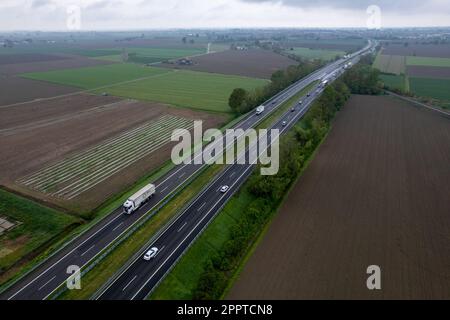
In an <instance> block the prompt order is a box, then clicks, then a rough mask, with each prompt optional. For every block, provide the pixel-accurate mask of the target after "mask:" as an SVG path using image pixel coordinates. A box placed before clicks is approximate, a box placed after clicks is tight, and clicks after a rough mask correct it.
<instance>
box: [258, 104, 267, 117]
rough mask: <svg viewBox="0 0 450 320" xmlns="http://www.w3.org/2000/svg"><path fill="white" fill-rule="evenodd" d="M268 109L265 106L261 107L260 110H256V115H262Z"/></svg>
mask: <svg viewBox="0 0 450 320" xmlns="http://www.w3.org/2000/svg"><path fill="white" fill-rule="evenodd" d="M265 109H266V107H265V106H259V107H258V108H256V115H258V116H259V115H260V114H261V113H263V112H264V110H265Z"/></svg>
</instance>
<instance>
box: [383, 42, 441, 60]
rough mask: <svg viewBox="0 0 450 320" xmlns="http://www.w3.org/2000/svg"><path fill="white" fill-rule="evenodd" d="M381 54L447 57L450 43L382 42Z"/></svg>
mask: <svg viewBox="0 0 450 320" xmlns="http://www.w3.org/2000/svg"><path fill="white" fill-rule="evenodd" d="M383 54H386V55H399V56H418V57H434V58H449V57H450V45H448V44H415V43H410V44H409V45H408V46H406V47H405V44H404V43H401V44H397V43H390V44H389V45H386V44H384V50H383Z"/></svg>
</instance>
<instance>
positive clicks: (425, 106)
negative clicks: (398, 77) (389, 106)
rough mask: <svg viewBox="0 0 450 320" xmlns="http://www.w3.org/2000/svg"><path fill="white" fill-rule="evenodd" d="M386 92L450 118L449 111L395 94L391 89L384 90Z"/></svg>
mask: <svg viewBox="0 0 450 320" xmlns="http://www.w3.org/2000/svg"><path fill="white" fill-rule="evenodd" d="M386 93H387V94H389V95H391V96H393V97H396V98H398V99H401V100H404V101H407V102H410V103H412V104H415V105H417V106H420V107H423V108H426V109H429V110H432V111H434V112H437V113H440V114H442V115H444V116H446V117H449V118H450V113H449V112H446V111H444V110H440V109H437V108H434V107H431V106H429V105H427V104H425V103H422V102H420V101H416V100H414V99H411V98H407V97H403V96H401V95H399V94H396V93H394V92H391V91H386Z"/></svg>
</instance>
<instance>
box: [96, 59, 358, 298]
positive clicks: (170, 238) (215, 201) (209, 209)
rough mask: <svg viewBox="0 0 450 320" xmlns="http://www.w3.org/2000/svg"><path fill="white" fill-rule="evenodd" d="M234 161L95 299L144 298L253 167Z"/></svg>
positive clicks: (297, 115) (298, 113)
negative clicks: (154, 251) (151, 255)
mask: <svg viewBox="0 0 450 320" xmlns="http://www.w3.org/2000/svg"><path fill="white" fill-rule="evenodd" d="M358 58H359V57H354V58H352V61H353V62H354V63H355V62H357V61H358ZM336 72H341V70H339V67H336V68H335V69H333V70H330V72H328V73H327V74H326V75H325V76H324V77H321V78H322V79H327V80H329V82H332V81H333V80H334V77H333V76H332V75H333V74H335V73H336ZM323 90H324V88H322V87H321V86H320V85H316V86H315V87H314V88H312V89H311V91H310V96H309V97H306V98H302V99H301V100H302V101H303V103H302V105H298V104H297V105H296V108H295V111H294V112H292V111H291V110H288V111H287V112H285V113H284V115H283V116H281V117H280V118H279V119H278V120H277V121H276V122H275V124H274V125H273V126H272V127H271V129H278V130H279V131H280V135H281V134H283V133H285V132H287V131H288V130H289V129H290V128H291V127H292V126H294V125H295V124H296V123H297V122H298V121H299V120H300V119H301V118H302V117H303V116H304V115H305V114H306V112H307V111H308V110H309V108H310V106H311V105H312V104H313V102H314V100H315V99H316V98H317V97H318V96H320V94H321V93H322V91H323ZM283 123H284V125H283ZM256 150H257V148H256V145H251V146H249V148H248V149H247V150H246V152H245V154H241V155H238V157H246V158H247V159H248V158H249V153H250V152H256ZM237 163H238V161H237V162H236V164H234V165H227V166H226V169H225V170H224V171H222V173H220V174H219V175H218V176H217V177H216V178H215V179H214V180H213V181H212V182H211V183H210V184H209V185H208V186H206V187H205V188H204V189H203V191H202V192H201V193H200V194H199V195H198V196H197V197H196V198H195V199H193V201H191V203H190V204H189V205H188V206H187V207H186V208H184V209H183V211H182V213H181V214H180V215H178V216H177V218H176V219H174V220H173V221H172V222H171V223H170V224H169V225H168V226H167V227H166V229H165V230H164V231H163V232H162V233H161V234H160V235H159V236H158V237H157V238H156V239H154V240H153V241H152V242H151V244H150V245H149V246H148V247H145V248H142V250H141V251H140V252H139V253H138V254H137V255H136V256H135V259H134V261H132V262H130V263H129V264H128V265H127V266H126V268H124V269H123V270H122V272H120V273H119V274H118V275H117V276H116V277H115V279H113V281H111V282H110V283H109V285H108V286H106V288H105V289H103V291H102V292H101V293H100V294H99V295H98V297H96V298H97V299H99V300H142V299H145V298H146V297H147V296H148V295H149V294H150V293H151V292H152V290H153V289H154V288H155V287H156V286H157V285H158V284H159V283H160V281H162V280H163V278H164V277H165V275H166V274H167V273H168V272H169V271H170V270H171V269H172V267H173V266H174V265H175V264H176V262H177V261H178V260H179V259H180V258H181V257H182V255H183V253H184V252H185V251H186V250H187V249H188V248H189V247H190V245H191V244H192V243H193V242H194V241H195V239H196V238H197V237H198V236H199V235H200V234H201V233H202V231H203V230H204V229H205V228H206V227H207V226H208V224H209V223H210V222H211V221H212V220H213V218H214V217H215V216H216V214H217V213H218V212H220V210H221V209H222V208H223V206H224V205H225V204H226V203H227V201H228V200H229V199H230V198H231V197H232V196H233V194H234V193H235V192H236V191H237V190H238V189H239V187H240V186H241V185H242V184H243V183H244V182H245V181H246V180H247V178H248V177H249V176H250V174H251V173H252V171H253V169H254V168H255V163H249V164H245V165H242V164H237ZM223 186H229V187H230V189H229V191H227V192H226V193H222V192H221V190H220V189H221V187H223ZM153 247H156V248H158V249H159V251H158V254H157V255H156V257H155V258H154V259H152V260H151V261H146V260H144V259H143V255H144V253H145V252H146V251H148V250H149V249H150V248H153Z"/></svg>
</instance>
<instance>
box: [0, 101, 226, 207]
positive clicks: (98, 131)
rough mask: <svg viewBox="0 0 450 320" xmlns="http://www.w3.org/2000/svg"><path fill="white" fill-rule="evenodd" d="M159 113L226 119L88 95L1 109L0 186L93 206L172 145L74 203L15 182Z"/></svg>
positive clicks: (211, 121)
mask: <svg viewBox="0 0 450 320" xmlns="http://www.w3.org/2000/svg"><path fill="white" fill-rule="evenodd" d="M163 115H174V116H177V117H182V118H186V119H192V120H197V119H199V120H200V119H202V120H204V121H205V122H204V126H205V127H217V126H219V125H220V124H222V123H224V122H225V120H226V119H225V116H221V115H216V114H208V113H200V112H193V111H191V110H185V109H179V108H171V107H168V106H166V105H163V104H156V103H146V102H138V101H133V100H120V99H118V98H114V97H100V96H94V95H88V94H78V95H71V96H67V97H63V98H58V99H52V100H48V101H37V102H33V103H29V104H23V105H18V106H13V107H6V108H0V150H2V151H1V153H0V184H2V185H6V186H8V187H10V188H12V189H15V190H17V191H20V192H22V193H25V194H29V195H32V196H34V197H37V198H40V199H43V200H46V201H50V202H51V203H55V204H58V205H60V206H64V207H70V208H79V209H81V210H89V209H92V208H93V207H95V206H98V205H99V204H100V203H102V202H103V201H104V200H105V199H106V198H107V197H109V196H111V195H114V194H116V193H118V192H120V191H121V190H123V188H124V187H126V186H128V185H132V184H133V183H134V182H135V181H137V180H138V179H139V178H140V177H142V176H143V175H144V174H146V173H149V172H151V171H152V170H154V169H156V168H157V167H158V166H160V165H161V164H163V163H164V162H165V161H167V160H168V159H170V152H171V146H172V144H166V145H164V146H162V147H161V148H160V149H158V150H157V152H153V153H151V154H150V155H148V156H146V157H145V158H144V159H142V160H140V161H139V162H137V163H135V164H133V165H132V166H130V167H129V168H127V169H126V170H122V171H121V172H119V173H117V174H115V175H113V176H112V177H110V178H109V179H107V180H106V181H104V182H103V183H101V184H100V185H98V186H97V187H95V188H92V189H91V190H89V191H87V192H86V193H84V194H83V195H82V196H81V197H78V198H76V201H75V200H74V201H72V202H70V201H66V200H63V199H57V198H52V197H50V196H48V195H46V194H42V193H39V192H37V191H34V190H31V189H29V188H26V187H25V186H23V185H21V184H19V183H18V182H17V180H18V179H19V178H21V177H24V176H26V175H28V174H31V173H34V172H36V171H38V170H40V169H42V168H44V167H47V166H48V165H51V164H53V163H57V162H58V161H60V160H62V159H65V158H67V157H69V156H71V155H73V154H77V153H79V152H81V151H83V150H86V149H88V148H90V147H92V146H95V145H98V144H99V143H101V142H103V141H105V140H106V139H109V138H113V137H115V136H117V135H119V134H121V133H123V132H127V131H129V130H131V129H133V128H136V127H138V126H140V125H142V124H144V123H147V122H149V121H151V120H153V119H157V118H159V117H161V116H163Z"/></svg>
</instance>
